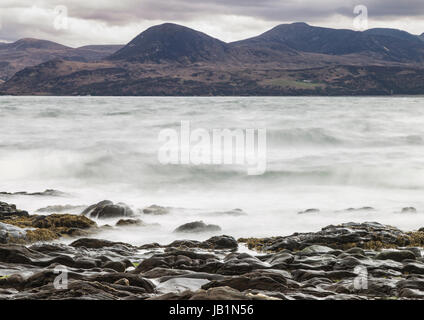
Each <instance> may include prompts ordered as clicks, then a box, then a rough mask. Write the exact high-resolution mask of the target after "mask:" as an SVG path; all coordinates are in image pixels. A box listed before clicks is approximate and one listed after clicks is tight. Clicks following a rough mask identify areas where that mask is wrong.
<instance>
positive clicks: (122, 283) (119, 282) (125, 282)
mask: <svg viewBox="0 0 424 320" xmlns="http://www.w3.org/2000/svg"><path fill="white" fill-rule="evenodd" d="M113 284H117V285H120V286H126V287H129V286H130V281H129V280H128V279H125V278H122V279H119V280H117V281H115V282H114V283H113Z"/></svg>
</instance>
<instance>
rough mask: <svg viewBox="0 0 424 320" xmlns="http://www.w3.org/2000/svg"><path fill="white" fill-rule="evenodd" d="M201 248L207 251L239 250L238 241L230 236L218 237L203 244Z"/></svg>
mask: <svg viewBox="0 0 424 320" xmlns="http://www.w3.org/2000/svg"><path fill="white" fill-rule="evenodd" d="M200 247H201V248H206V249H217V250H220V249H229V250H235V249H237V248H238V243H237V241H236V239H234V238H233V237H230V236H216V237H212V238H210V239H208V240H206V241H204V242H202V243H201V246H200Z"/></svg>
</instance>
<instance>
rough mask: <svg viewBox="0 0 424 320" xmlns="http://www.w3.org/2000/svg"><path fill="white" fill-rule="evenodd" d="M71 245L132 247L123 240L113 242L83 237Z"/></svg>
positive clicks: (98, 247) (77, 246) (96, 247)
mask: <svg viewBox="0 0 424 320" xmlns="http://www.w3.org/2000/svg"><path fill="white" fill-rule="evenodd" d="M70 246H71V247H74V248H80V247H85V248H91V249H100V248H111V247H121V246H124V247H132V246H131V245H129V244H126V243H123V242H112V241H108V240H102V239H91V238H81V239H78V240H76V241H74V242H72V243H71V244H70Z"/></svg>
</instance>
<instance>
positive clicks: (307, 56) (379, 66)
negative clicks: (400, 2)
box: [0, 23, 424, 96]
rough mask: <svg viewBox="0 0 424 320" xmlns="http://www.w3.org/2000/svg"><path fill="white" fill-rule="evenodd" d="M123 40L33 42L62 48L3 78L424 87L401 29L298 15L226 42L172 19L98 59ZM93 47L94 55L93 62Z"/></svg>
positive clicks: (40, 90)
mask: <svg viewBox="0 0 424 320" xmlns="http://www.w3.org/2000/svg"><path fill="white" fill-rule="evenodd" d="M51 45H52V44H49V46H51ZM17 47H21V45H18V46H17ZM2 48H4V45H0V53H1V52H2V50H3V49H2ZM115 49H118V48H117V47H110V46H104V47H101V48H100V47H92V46H89V47H83V48H78V49H72V48H71V49H68V48H65V49H63V48H62V47H56V46H53V48H52V47H50V48H49V49H48V50H47V49H41V48H38V49H34V48H32V49H19V50H15V51H14V53H15V55H16V53H18V52H19V54H21V55H22V56H24V57H25V55H28V52H29V51H30V53H31V55H30V56H31V57H34V56H36V55H35V54H34V53H35V52H44V54H45V53H46V52H47V53H51V52H54V53H55V54H54V55H56V57H57V56H59V57H62V59H54V60H50V61H47V62H45V63H42V64H39V65H36V66H32V67H28V68H25V69H23V70H22V71H20V72H17V73H16V74H15V75H14V76H13V77H11V78H10V79H9V80H8V81H7V82H6V83H4V84H0V94H11V95H31V94H36V95H136V96H145V95H159V96H163V95H179V96H181V95H369V94H372V95H389V94H424V58H423V57H424V54H423V52H424V41H420V40H419V38H418V37H417V36H413V35H411V34H409V33H406V32H403V31H400V30H395V29H371V30H368V31H365V32H356V31H352V30H336V29H329V28H320V27H312V26H309V25H307V24H306V23H295V24H290V25H279V26H277V27H275V28H273V29H271V30H269V31H267V32H265V33H263V34H262V35H259V36H257V37H254V38H250V39H246V40H243V41H237V42H233V43H229V44H227V43H224V42H222V41H220V40H217V39H214V38H212V37H209V36H208V35H206V34H204V33H201V32H198V31H195V30H193V29H190V28H186V27H183V26H178V25H175V24H163V25H159V26H155V27H152V28H149V29H147V30H146V31H144V32H143V33H141V34H140V35H138V36H137V37H136V38H134V39H133V40H132V41H131V42H130V43H129V44H128V45H126V46H125V47H123V48H121V49H120V50H118V51H117V52H116V53H114V54H112V55H110V56H108V57H107V58H104V59H103V60H100V61H95V62H92V61H93V60H95V59H93V58H95V57H96V54H97V53H96V52H101V54H105V53H107V52H108V51H109V50H110V51H112V50H115ZM10 50H11V49H9V51H8V52H11V51H10ZM37 50H38V51H37ZM43 50H44V51H43ZM6 51H7V50H5V52H6ZM93 52H94V54H93ZM89 53H90V54H89ZM99 55H100V53H99ZM88 56H90V59H93V60H90V61H89V62H87V61H86V60H85V59H87V57H88ZM97 60H98V59H97ZM18 61H20V60H19V59H18Z"/></svg>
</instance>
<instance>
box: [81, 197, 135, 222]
mask: <svg viewBox="0 0 424 320" xmlns="http://www.w3.org/2000/svg"><path fill="white" fill-rule="evenodd" d="M81 214H82V215H83V216H88V217H90V218H95V219H109V218H119V217H131V216H133V215H134V211H133V210H132V209H131V208H130V207H129V206H127V205H126V204H124V203H117V204H114V203H113V202H112V201H109V200H104V201H101V202H99V203H97V204H95V205H92V206H89V207H88V208H87V209H85V210H84V211H83V212H82V213H81Z"/></svg>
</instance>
